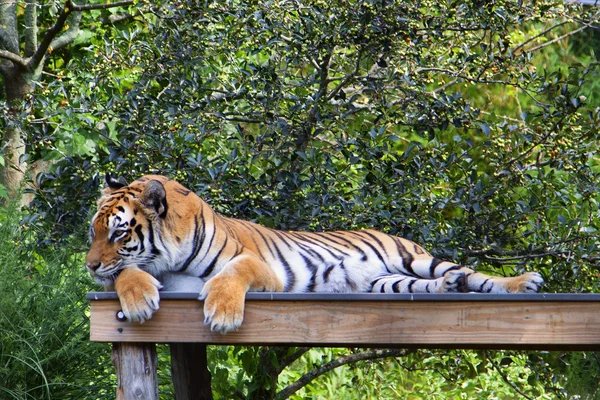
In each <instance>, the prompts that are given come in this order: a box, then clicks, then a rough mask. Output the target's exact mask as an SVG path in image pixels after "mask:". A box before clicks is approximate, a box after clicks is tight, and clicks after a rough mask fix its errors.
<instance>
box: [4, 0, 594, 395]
mask: <svg viewBox="0 0 600 400" xmlns="http://www.w3.org/2000/svg"><path fill="white" fill-rule="evenodd" d="M92 3H101V2H100V1H98V2H92ZM39 7H40V11H41V13H40V19H39V22H38V24H39V25H40V31H41V32H42V33H41V34H43V32H44V29H47V28H48V27H49V26H51V25H52V23H53V21H54V19H55V18H56V16H57V15H58V14H59V11H60V10H61V9H62V7H63V4H62V3H60V2H47V3H46V2H42V3H41V4H39ZM81 18H82V19H81V26H82V27H85V28H83V29H82V31H81V33H80V35H79V36H78V38H77V40H76V41H75V42H73V43H72V44H71V45H70V46H68V47H65V48H63V49H61V50H60V51H57V52H53V53H51V54H50V55H49V57H48V61H47V63H46V66H45V70H44V73H42V74H41V75H40V78H39V79H38V80H36V81H35V82H34V85H33V88H34V90H33V92H32V93H31V94H29V95H27V96H26V97H25V98H24V99H22V100H21V101H18V102H15V103H11V104H10V105H6V106H3V108H2V110H1V111H2V113H1V115H0V117H1V118H0V125H1V126H2V127H3V129H8V128H11V127H17V128H18V129H20V130H21V131H22V132H24V133H25V135H26V137H27V140H26V143H27V152H26V157H27V158H28V159H29V160H30V161H31V162H33V161H36V160H44V161H48V162H50V163H51V167H50V168H49V169H48V170H47V171H46V172H44V173H42V174H40V175H38V176H36V177H34V178H32V181H31V183H32V184H33V186H32V187H33V189H27V190H28V191H32V190H33V192H34V193H35V197H34V199H33V201H32V202H31V204H30V205H29V206H28V207H27V208H26V209H25V210H23V211H17V210H16V209H15V208H14V207H8V206H7V207H5V208H2V209H1V210H0V246H1V247H2V248H1V251H0V274H2V277H1V279H0V285H1V286H2V290H1V291H0V293H1V294H0V303H1V307H0V361H1V362H0V393H1V394H0V398H17V399H27V398H32V399H37V398H58V399H68V398H72V399H84V398H90V399H98V398H112V397H113V386H114V384H115V378H114V376H113V374H112V365H111V363H110V357H109V349H108V347H107V346H105V345H97V344H92V343H88V340H87V334H88V326H87V315H86V309H87V304H86V302H85V292H86V291H88V290H97V289H98V288H97V287H96V286H94V284H93V283H92V281H91V279H90V278H89V277H88V276H87V275H86V273H85V271H84V268H83V261H82V255H83V254H84V252H85V250H86V246H87V239H86V231H87V223H88V222H87V221H88V220H89V217H90V215H91V213H93V212H94V207H95V203H94V201H95V198H96V197H97V195H98V193H99V187H100V185H101V180H102V177H103V175H104V173H105V172H113V173H116V174H118V175H122V176H124V177H125V178H126V179H134V178H136V177H137V176H139V175H142V174H145V173H151V172H158V173H161V174H164V175H168V176H170V177H172V178H175V179H178V180H180V181H181V182H182V183H184V184H185V185H187V186H188V187H189V188H190V189H193V190H194V191H195V192H196V193H198V194H199V195H200V196H201V197H203V198H204V199H205V200H206V201H208V202H209V203H210V204H211V206H212V207H213V208H215V209H216V210H217V211H219V212H221V213H223V214H225V215H228V216H235V217H239V218H244V219H250V220H254V221H257V222H259V223H262V224H265V225H267V226H270V227H276V228H281V229H307V230H331V229H357V228H364V227H377V228H378V229H381V230H383V231H386V232H389V233H392V234H397V235H400V236H404V237H407V238H410V239H412V240H415V241H416V242H418V243H420V244H422V245H424V246H425V247H426V248H428V249H429V250H430V251H431V252H432V253H434V254H435V255H436V256H439V257H443V258H447V259H452V260H454V261H456V262H460V263H462V264H464V265H467V266H470V267H473V268H476V269H477V270H480V271H487V272H490V273H492V274H497V275H513V274H518V273H522V272H524V271H526V270H527V271H529V270H534V271H539V272H540V273H541V274H542V275H543V276H544V279H545V280H546V282H547V284H546V286H545V287H544V290H545V291H547V292H576V293H577V292H597V291H598V276H599V274H598V261H599V258H598V257H599V254H598V235H597V232H598V229H600V219H599V212H598V200H599V195H598V193H599V191H598V182H599V179H598V175H599V172H600V166H599V161H600V160H599V159H598V139H599V135H598V121H599V119H598V118H599V115H598V107H599V106H600V98H599V97H598V94H597V93H598V90H597V89H598V86H599V83H598V82H599V80H598V75H597V68H596V67H597V65H596V54H595V53H596V48H597V47H598V45H599V43H600V41H599V39H598V38H596V34H595V33H594V31H593V30H592V29H582V28H584V27H586V26H593V25H594V23H596V19H597V18H598V9H597V8H594V7H588V8H581V7H578V6H576V5H573V4H564V3H563V2H560V1H535V2H521V1H490V2H481V1H466V2H464V1H460V2H454V1H445V0H442V1H435V2H433V1H407V2H382V1H364V2H344V1H307V2H289V1H273V2H265V3H264V4H262V2H244V1H237V0H234V1H218V2H217V1H215V2H202V3H200V2H195V1H171V2H161V1H153V2H139V3H137V2H136V3H135V4H132V5H131V6H129V7H127V8H110V9H106V10H92V11H89V12H84V13H82V14H81ZM65 29H67V28H65ZM563 36H564V37H563ZM557 39H560V40H557ZM3 193H4V194H5V196H6V194H7V192H6V191H4V192H3ZM361 351H362V350H361V349H310V350H309V349H295V348H292V349H277V348H238V347H217V346H215V347H211V348H210V349H209V364H210V366H211V372H212V374H213V391H214V395H215V397H216V398H233V397H239V398H245V397H248V398H264V397H272V396H274V395H275V394H276V393H277V392H278V391H281V390H283V389H285V388H286V387H287V386H288V385H290V384H292V383H293V382H295V381H296V380H297V379H299V378H300V377H301V376H303V375H304V374H305V373H308V372H309V371H311V370H313V369H314V368H318V367H319V366H322V365H324V364H326V363H327V362H329V361H331V360H337V359H340V358H343V357H348V356H350V355H352V354H355V353H360V352H361ZM286 360H287V361H291V360H294V361H293V362H289V365H286ZM160 362H161V368H160V373H161V382H162V385H161V395H162V396H163V397H164V398H170V397H171V396H172V395H171V390H172V389H171V388H170V385H169V376H168V374H169V367H168V352H167V350H166V349H164V348H161V351H160ZM282 366H285V367H286V368H283V369H282V371H281V372H280V373H278V372H279V369H280V367H282ZM599 370H600V362H599V360H598V358H597V354H596V353H566V352H564V353H563V352H505V351H502V352H501V351H479V352H476V351H452V350H444V351H429V350H428V351H414V352H408V351H407V352H404V353H403V354H402V355H401V356H399V357H396V358H389V357H388V358H384V359H378V360H375V361H361V362H357V363H353V364H349V365H346V366H344V367H340V368H337V369H335V370H333V371H332V372H329V373H328V374H326V375H323V376H321V377H319V378H318V379H316V380H313V381H311V382H310V383H309V384H308V385H307V386H305V387H304V388H303V389H301V390H300V391H298V392H297V393H296V394H295V396H298V397H297V398H307V397H308V398H311V397H312V398H339V399H345V398H348V399H351V398H407V399H434V398H440V399H441V398H452V399H454V398H456V399H462V398H497V399H513V398H519V397H523V398H548V399H552V398H564V399H570V398H577V396H581V398H596V397H598V396H597V392H598V381H597V379H595V377H597V376H598V375H599V372H600V371H599ZM274 371H275V373H274Z"/></svg>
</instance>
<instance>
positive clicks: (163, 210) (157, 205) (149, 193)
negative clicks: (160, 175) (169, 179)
mask: <svg viewBox="0 0 600 400" xmlns="http://www.w3.org/2000/svg"><path fill="white" fill-rule="evenodd" d="M140 200H141V202H142V204H143V205H144V206H146V207H148V208H150V209H152V210H154V212H156V214H158V216H159V217H160V218H164V217H165V216H166V215H167V191H166V190H165V187H164V186H163V184H162V183H160V182H159V181H156V180H151V181H148V183H146V186H145V187H144V191H143V192H142V195H141V197H140Z"/></svg>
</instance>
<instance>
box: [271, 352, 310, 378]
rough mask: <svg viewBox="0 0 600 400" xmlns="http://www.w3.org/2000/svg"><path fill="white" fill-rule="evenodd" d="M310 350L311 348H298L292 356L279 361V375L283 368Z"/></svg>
mask: <svg viewBox="0 0 600 400" xmlns="http://www.w3.org/2000/svg"><path fill="white" fill-rule="evenodd" d="M310 349H312V347H300V348H299V349H298V350H296V351H295V352H294V354H292V355H291V356H289V357H286V358H284V359H283V360H281V361H279V373H281V371H283V370H284V368H286V367H287V366H289V365H290V364H291V363H293V362H294V361H296V360H297V359H299V358H300V357H302V356H303V355H304V354H305V353H306V352H308V351H309V350H310Z"/></svg>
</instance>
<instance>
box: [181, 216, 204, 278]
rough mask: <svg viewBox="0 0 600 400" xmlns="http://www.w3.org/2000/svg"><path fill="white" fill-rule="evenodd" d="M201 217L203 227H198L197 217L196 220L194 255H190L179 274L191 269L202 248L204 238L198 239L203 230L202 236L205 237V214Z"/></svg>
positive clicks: (193, 244) (193, 242) (193, 243)
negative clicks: (191, 264) (190, 266)
mask: <svg viewBox="0 0 600 400" xmlns="http://www.w3.org/2000/svg"><path fill="white" fill-rule="evenodd" d="M200 217H201V218H202V226H201V227H200V226H198V216H197V215H196V217H195V218H194V239H193V241H192V246H193V248H192V254H190V255H189V257H188V258H187V259H186V260H185V261H184V263H183V265H182V266H181V268H179V270H178V271H177V272H182V271H185V270H186V269H187V268H188V267H189V265H190V263H191V262H192V260H193V259H194V258H196V257H197V256H198V252H199V251H200V247H202V242H203V238H200V239H198V232H199V231H200V230H202V236H204V214H200Z"/></svg>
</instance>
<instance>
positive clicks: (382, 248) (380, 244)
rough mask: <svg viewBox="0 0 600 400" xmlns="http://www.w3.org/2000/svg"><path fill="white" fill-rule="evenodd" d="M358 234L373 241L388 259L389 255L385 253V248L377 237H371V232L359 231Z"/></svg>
mask: <svg viewBox="0 0 600 400" xmlns="http://www.w3.org/2000/svg"><path fill="white" fill-rule="evenodd" d="M356 233H359V234H364V235H367V236H369V237H370V238H371V239H373V240H374V241H375V243H377V244H378V245H379V247H380V248H381V251H382V252H383V253H384V254H385V255H386V257H389V256H390V255H389V254H388V253H387V251H385V247H384V246H383V243H382V242H381V240H379V239H378V238H377V236H375V235H373V234H372V233H371V232H368V231H360V232H356Z"/></svg>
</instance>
